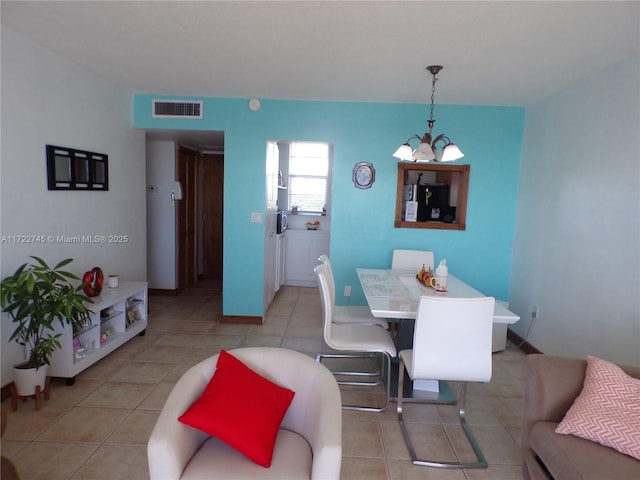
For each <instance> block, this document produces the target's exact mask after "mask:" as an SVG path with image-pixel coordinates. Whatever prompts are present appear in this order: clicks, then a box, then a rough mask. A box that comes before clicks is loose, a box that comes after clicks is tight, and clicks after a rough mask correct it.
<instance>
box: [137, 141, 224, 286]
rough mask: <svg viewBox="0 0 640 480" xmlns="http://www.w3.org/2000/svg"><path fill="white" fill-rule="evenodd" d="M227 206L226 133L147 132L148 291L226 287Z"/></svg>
mask: <svg viewBox="0 0 640 480" xmlns="http://www.w3.org/2000/svg"><path fill="white" fill-rule="evenodd" d="M214 144H215V145H216V146H215V147H214V146H213V145H214ZM223 201H224V133H223V132H195V131H179V132H174V131H162V132H160V131H153V132H148V133H147V279H148V281H149V289H150V291H157V293H161V294H174V295H175V294H177V293H179V292H181V291H182V290H184V289H185V288H187V287H191V286H195V285H196V284H197V283H198V282H200V281H203V280H207V281H211V280H212V281H215V282H216V283H218V282H219V283H220V284H221V283H222V271H223V270H222V264H223V206H224V205H223Z"/></svg>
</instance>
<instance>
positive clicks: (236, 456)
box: [180, 429, 313, 480]
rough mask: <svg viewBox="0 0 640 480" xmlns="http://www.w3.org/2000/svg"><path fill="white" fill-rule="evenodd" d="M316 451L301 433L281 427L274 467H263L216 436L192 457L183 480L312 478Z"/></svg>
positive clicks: (274, 454)
mask: <svg viewBox="0 0 640 480" xmlns="http://www.w3.org/2000/svg"><path fill="white" fill-rule="evenodd" d="M312 461H313V454H312V453H311V447H310V446H309V444H308V443H307V441H306V440H305V439H304V437H302V436H301V435H298V434H297V433H294V432H291V431H289V430H284V429H280V431H279V432H278V437H277V440H276V445H275V448H274V450H273V459H272V462H271V467H270V468H268V469H265V468H262V467H261V466H260V465H256V464H255V463H253V462H248V461H247V459H246V458H245V457H244V456H243V455H242V454H241V453H239V452H238V451H236V450H234V449H232V448H231V447H230V446H229V445H227V444H226V443H223V442H222V441H220V440H219V439H217V438H213V437H211V438H209V439H208V440H207V441H206V442H205V443H204V444H203V445H202V446H201V447H200V449H199V450H198V451H197V452H196V454H195V455H194V456H193V458H191V460H189V463H188V464H187V466H186V467H185V469H184V472H182V476H181V477H180V479H181V480H202V479H204V478H206V479H207V480H214V479H223V480H231V479H236V478H238V479H240V478H242V479H256V478H260V479H265V480H266V479H273V480H283V479H286V478H296V479H303V478H309V476H310V472H311V464H312Z"/></svg>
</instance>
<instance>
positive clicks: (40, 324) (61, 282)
mask: <svg viewBox="0 0 640 480" xmlns="http://www.w3.org/2000/svg"><path fill="white" fill-rule="evenodd" d="M31 258H33V259H34V260H35V262H34V263H31V264H28V263H25V264H24V265H22V266H21V267H20V268H18V270H16V272H15V273H14V274H13V275H11V276H8V277H6V278H5V279H4V280H2V283H0V307H2V310H3V311H5V312H7V313H8V314H9V315H10V316H11V319H12V321H13V323H14V324H16V329H15V331H14V332H13V334H12V335H11V338H10V340H14V341H15V342H16V343H18V344H19V345H23V346H25V347H26V348H27V350H28V351H29V352H30V353H29V359H28V360H27V361H26V362H25V363H24V364H21V365H19V366H18V368H40V367H42V366H43V365H49V362H50V359H51V354H52V353H53V352H54V351H55V350H56V349H57V348H61V345H60V341H59V340H58V339H59V337H60V336H61V334H60V333H57V334H53V332H54V329H55V320H56V319H57V320H58V321H59V322H60V324H61V325H63V326H64V325H65V324H68V325H72V326H73V327H74V328H78V327H80V326H81V325H82V321H83V320H84V319H86V318H87V317H88V316H89V314H90V313H91V310H89V309H88V308H87V307H86V305H85V302H91V303H93V300H91V299H90V298H89V297H87V296H86V295H84V293H82V284H80V285H79V286H78V287H74V286H73V284H72V283H71V280H80V278H79V277H77V276H76V275H74V274H73V273H71V272H67V271H64V270H61V268H62V267H64V266H66V265H68V264H69V263H71V262H72V261H73V259H71V258H67V259H66V260H63V261H61V262H60V263H58V264H57V265H56V266H55V267H53V268H51V267H49V265H47V263H46V262H45V261H44V260H42V259H41V258H39V257H34V256H32V257H31Z"/></svg>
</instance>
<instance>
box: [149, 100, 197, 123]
mask: <svg viewBox="0 0 640 480" xmlns="http://www.w3.org/2000/svg"><path fill="white" fill-rule="evenodd" d="M152 116H153V118H200V119H201V118H202V101H197V102H185V101H184V100H164V99H163V100H153V111H152Z"/></svg>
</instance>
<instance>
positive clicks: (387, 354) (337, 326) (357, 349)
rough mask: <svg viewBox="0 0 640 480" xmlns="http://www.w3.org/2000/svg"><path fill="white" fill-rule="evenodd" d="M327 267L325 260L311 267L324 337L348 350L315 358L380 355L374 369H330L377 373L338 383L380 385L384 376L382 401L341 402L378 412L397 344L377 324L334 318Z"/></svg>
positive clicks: (334, 346)
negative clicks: (368, 403) (370, 403)
mask: <svg viewBox="0 0 640 480" xmlns="http://www.w3.org/2000/svg"><path fill="white" fill-rule="evenodd" d="M327 270H328V267H327V265H325V264H324V263H321V264H320V265H318V266H317V267H315V268H314V273H315V274H316V277H317V279H318V289H319V290H320V300H321V302H322V314H323V320H322V323H323V337H324V342H325V343H326V344H327V346H328V347H329V348H331V349H333V350H335V351H338V352H348V353H319V354H318V355H317V356H316V360H317V361H318V362H320V363H322V359H323V358H340V359H345V360H349V359H350V360H357V358H354V354H358V353H360V354H370V353H375V354H378V356H379V357H381V361H380V365H381V368H379V369H378V370H377V371H375V372H372V371H363V370H353V371H335V370H334V371H333V374H334V375H336V376H353V377H369V378H372V377H378V378H379V380H377V381H370V382H365V381H347V380H338V384H341V385H364V386H376V385H380V383H381V382H382V379H386V381H385V383H386V387H385V390H386V392H385V403H384V405H382V406H379V407H368V406H360V405H343V408H344V409H346V410H361V411H368V412H381V411H383V410H385V409H386V408H387V406H388V405H389V387H390V375H389V374H388V373H389V369H390V367H391V358H392V357H395V356H396V354H397V352H396V347H395V345H394V343H393V340H392V339H391V335H390V334H389V332H388V331H387V330H385V329H384V328H382V327H380V326H379V325H366V324H365V325H363V324H360V325H358V324H344V323H335V322H334V321H333V318H334V305H333V301H332V299H331V293H330V288H329V280H328V276H329V274H328V271H327Z"/></svg>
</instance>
